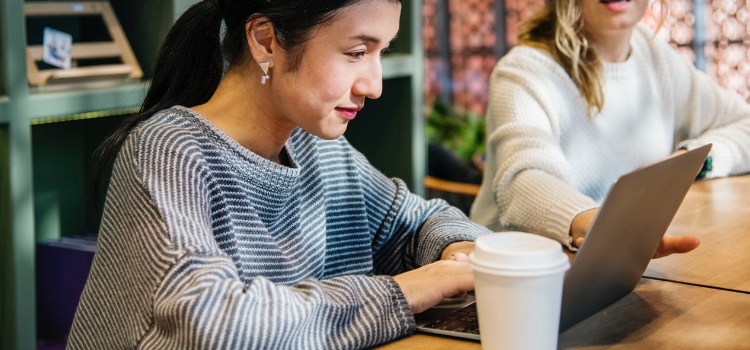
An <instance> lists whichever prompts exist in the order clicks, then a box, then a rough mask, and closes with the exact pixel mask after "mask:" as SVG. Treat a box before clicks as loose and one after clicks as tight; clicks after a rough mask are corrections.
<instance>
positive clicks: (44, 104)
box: [24, 82, 148, 124]
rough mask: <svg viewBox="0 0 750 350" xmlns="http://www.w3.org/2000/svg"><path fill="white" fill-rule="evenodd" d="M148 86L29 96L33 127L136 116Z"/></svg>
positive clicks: (141, 84) (44, 93)
mask: <svg viewBox="0 0 750 350" xmlns="http://www.w3.org/2000/svg"><path fill="white" fill-rule="evenodd" d="M147 89H148V83H147V82H142V83H130V84H124V85H119V86H114V87H108V88H100V89H88V90H74V91H60V92H38V93H33V94H29V97H28V101H29V104H28V107H27V108H28V109H27V110H28V113H27V114H26V115H25V116H24V117H25V118H27V119H28V120H29V122H30V123H31V124H43V123H54V122H59V121H67V120H72V119H87V118H93V117H97V116H109V115H117V114H126V113H133V112H134V111H137V109H138V107H139V106H140V105H141V102H142V101H143V98H144V97H145V95H146V91H147Z"/></svg>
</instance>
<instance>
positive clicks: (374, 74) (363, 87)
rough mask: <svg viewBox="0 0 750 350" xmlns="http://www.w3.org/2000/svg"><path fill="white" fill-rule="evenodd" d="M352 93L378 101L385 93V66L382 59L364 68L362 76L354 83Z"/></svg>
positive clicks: (377, 59)
mask: <svg viewBox="0 0 750 350" xmlns="http://www.w3.org/2000/svg"><path fill="white" fill-rule="evenodd" d="M352 93H353V94H355V95H357V96H365V97H367V98H369V99H373V100H374V99H376V98H378V97H380V95H382V93H383V66H382V65H381V62H380V57H378V58H376V59H375V60H373V62H372V63H371V64H369V65H367V66H366V67H363V70H362V74H361V76H360V77H359V78H358V79H357V80H356V81H355V82H354V86H353V87H352Z"/></svg>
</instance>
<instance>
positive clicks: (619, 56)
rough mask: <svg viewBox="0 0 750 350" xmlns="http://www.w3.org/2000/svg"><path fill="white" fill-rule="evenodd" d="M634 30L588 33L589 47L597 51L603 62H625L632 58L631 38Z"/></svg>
mask: <svg viewBox="0 0 750 350" xmlns="http://www.w3.org/2000/svg"><path fill="white" fill-rule="evenodd" d="M632 33H633V29H632V28H631V29H628V30H622V31H615V32H608V33H596V34H592V33H586V38H587V40H588V41H589V45H591V47H593V48H594V50H596V55H597V56H598V57H599V59H600V60H602V62H609V63H614V62H623V61H625V60H627V59H628V57H629V56H630V36H631V34H632Z"/></svg>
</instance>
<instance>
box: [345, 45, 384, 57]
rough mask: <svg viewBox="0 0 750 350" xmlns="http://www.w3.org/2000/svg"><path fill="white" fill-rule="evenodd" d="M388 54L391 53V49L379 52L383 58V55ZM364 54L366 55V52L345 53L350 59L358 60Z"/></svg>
mask: <svg viewBox="0 0 750 350" xmlns="http://www.w3.org/2000/svg"><path fill="white" fill-rule="evenodd" d="M389 52H391V48H390V47H386V48H384V49H382V50H380V56H383V55H385V54H387V53H389ZM366 54H367V51H357V52H350V53H347V55H348V56H349V57H352V58H354V59H360V58H362V57H363V56H364V55H366Z"/></svg>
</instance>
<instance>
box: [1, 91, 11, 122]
mask: <svg viewBox="0 0 750 350" xmlns="http://www.w3.org/2000/svg"><path fill="white" fill-rule="evenodd" d="M9 105H10V99H9V98H8V97H7V96H0V124H7V123H8V122H9V121H10V116H9V113H10V107H9Z"/></svg>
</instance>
